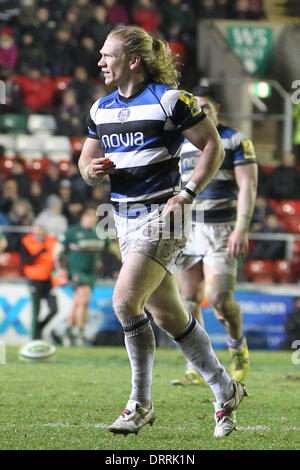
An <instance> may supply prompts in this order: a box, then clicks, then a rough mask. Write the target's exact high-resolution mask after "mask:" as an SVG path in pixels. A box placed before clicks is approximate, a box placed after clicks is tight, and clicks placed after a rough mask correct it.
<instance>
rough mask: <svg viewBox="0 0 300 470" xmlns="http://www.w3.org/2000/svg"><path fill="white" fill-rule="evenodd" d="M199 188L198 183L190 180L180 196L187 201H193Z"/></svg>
mask: <svg viewBox="0 0 300 470" xmlns="http://www.w3.org/2000/svg"><path fill="white" fill-rule="evenodd" d="M198 192H199V190H198V188H197V185H196V184H195V183H193V182H192V181H189V182H188V183H187V184H186V185H185V187H184V188H183V190H182V191H181V192H180V196H182V197H183V198H184V199H186V200H187V201H189V202H191V201H193V200H194V199H195V197H196V196H197V194H198Z"/></svg>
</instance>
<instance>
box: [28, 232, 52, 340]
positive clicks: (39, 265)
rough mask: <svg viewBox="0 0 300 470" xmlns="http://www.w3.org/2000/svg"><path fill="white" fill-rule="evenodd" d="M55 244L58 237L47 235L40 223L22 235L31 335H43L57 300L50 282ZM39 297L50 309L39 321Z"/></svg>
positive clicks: (34, 337)
mask: <svg viewBox="0 0 300 470" xmlns="http://www.w3.org/2000/svg"><path fill="white" fill-rule="evenodd" d="M56 245H57V239H56V238H55V237H53V236H52V235H48V234H47V233H46V230H45V227H44V226H42V225H39V224H36V225H34V226H33V229H32V233H28V234H27V235H25V237H23V239H22V242H21V262H22V265H23V274H24V276H25V277H26V278H27V279H28V280H29V284H30V290H31V296H32V310H33V315H32V339H40V338H41V337H42V330H43V328H44V327H45V326H46V325H47V324H48V323H49V321H50V320H51V319H52V317H53V316H54V315H55V314H56V312H57V301H56V297H55V295H54V293H53V285H52V282H51V273H52V271H53V270H54V250H55V247H56ZM42 299H45V300H46V301H47V304H48V308H49V312H48V314H47V316H46V317H45V318H44V319H43V320H42V321H40V320H39V313H40V309H41V300H42Z"/></svg>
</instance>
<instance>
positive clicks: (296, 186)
mask: <svg viewBox="0 0 300 470" xmlns="http://www.w3.org/2000/svg"><path fill="white" fill-rule="evenodd" d="M295 164H296V158H295V155H294V154H293V153H291V152H288V153H286V154H285V155H284V157H283V162H282V164H281V165H279V166H277V167H276V168H275V169H274V170H273V172H272V174H271V175H270V177H269V194H268V196H269V198H271V199H300V178H299V175H298V173H297V172H296V168H295Z"/></svg>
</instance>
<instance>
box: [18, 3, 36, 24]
mask: <svg viewBox="0 0 300 470" xmlns="http://www.w3.org/2000/svg"><path fill="white" fill-rule="evenodd" d="M19 3H20V14H19V15H18V17H17V18H16V20H15V21H16V23H17V29H20V30H22V29H23V28H24V27H27V26H28V25H29V24H31V23H32V18H33V17H34V16H35V12H36V5H35V0H21V1H20V2H19Z"/></svg>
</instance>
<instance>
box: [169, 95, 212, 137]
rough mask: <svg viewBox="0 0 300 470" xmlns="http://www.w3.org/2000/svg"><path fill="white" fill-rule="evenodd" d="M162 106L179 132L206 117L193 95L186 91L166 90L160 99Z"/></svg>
mask: <svg viewBox="0 0 300 470" xmlns="http://www.w3.org/2000/svg"><path fill="white" fill-rule="evenodd" d="M162 106H163V107H164V109H165V111H166V113H167V115H168V117H170V118H171V119H172V121H173V123H174V125H175V126H176V127H177V129H179V130H181V131H183V130H185V129H188V128H189V127H192V126H194V125H195V124H197V122H200V121H202V119H204V118H205V117H206V114H205V113H204V112H203V111H202V109H201V107H200V106H199V105H198V103H197V100H196V98H195V97H194V95H192V94H191V93H188V92H187V91H183V90H168V91H167V92H166V93H165V95H164V96H163V98H162Z"/></svg>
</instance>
